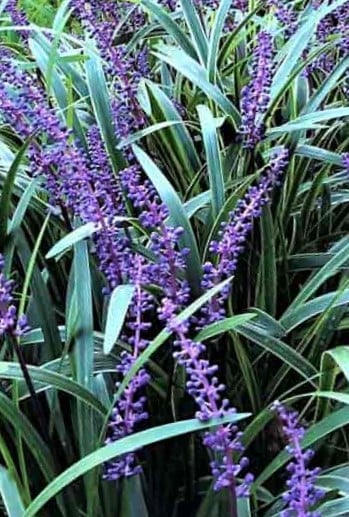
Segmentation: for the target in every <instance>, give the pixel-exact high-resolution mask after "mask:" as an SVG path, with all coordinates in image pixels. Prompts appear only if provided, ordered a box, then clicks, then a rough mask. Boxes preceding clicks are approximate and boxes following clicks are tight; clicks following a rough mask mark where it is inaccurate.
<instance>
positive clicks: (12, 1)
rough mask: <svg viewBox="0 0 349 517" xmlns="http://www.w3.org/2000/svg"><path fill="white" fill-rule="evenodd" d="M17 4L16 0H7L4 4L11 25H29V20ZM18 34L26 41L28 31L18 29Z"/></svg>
mask: <svg viewBox="0 0 349 517" xmlns="http://www.w3.org/2000/svg"><path fill="white" fill-rule="evenodd" d="M18 4H19V1H18V0H8V1H7V4H6V12H7V13H8V15H9V17H10V19H11V20H12V23H13V25H18V26H21V27H23V26H26V25H29V21H28V18H27V16H26V14H25V12H24V11H23V9H21V8H20V7H19V5H18ZM19 34H20V36H21V38H22V39H23V40H24V41H27V39H28V34H29V33H28V31H23V30H20V31H19Z"/></svg>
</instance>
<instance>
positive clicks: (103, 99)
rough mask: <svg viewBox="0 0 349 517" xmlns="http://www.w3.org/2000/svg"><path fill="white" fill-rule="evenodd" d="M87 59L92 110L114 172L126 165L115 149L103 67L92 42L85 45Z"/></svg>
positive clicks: (120, 154) (115, 141)
mask: <svg viewBox="0 0 349 517" xmlns="http://www.w3.org/2000/svg"><path fill="white" fill-rule="evenodd" d="M87 50H88V51H89V52H88V60H87V61H86V78H87V85H88V89H89V93H90V97H91V102H92V106H93V111H94V114H95V117H96V120H97V122H98V126H99V129H100V131H101V134H102V137H103V140H104V143H105V146H106V149H107V151H108V155H109V158H110V161H111V163H112V165H113V169H114V172H115V173H117V172H118V171H119V170H120V169H123V168H124V167H125V166H126V162H125V159H124V157H123V155H122V153H121V152H120V151H119V150H118V149H117V144H118V142H117V140H116V136H115V130H114V125H113V119H112V113H111V106H110V96H109V92H108V88H107V84H106V80H105V76H104V72H103V67H102V63H101V60H100V58H99V57H98V55H97V53H96V50H95V49H94V48H93V46H92V43H91V42H89V43H88V45H87Z"/></svg>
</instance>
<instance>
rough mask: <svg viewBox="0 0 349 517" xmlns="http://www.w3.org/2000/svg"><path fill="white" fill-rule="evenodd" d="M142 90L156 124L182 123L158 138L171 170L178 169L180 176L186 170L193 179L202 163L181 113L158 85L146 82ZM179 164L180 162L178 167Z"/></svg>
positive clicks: (165, 131)
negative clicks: (167, 122)
mask: <svg viewBox="0 0 349 517" xmlns="http://www.w3.org/2000/svg"><path fill="white" fill-rule="evenodd" d="M140 89H141V91H143V90H145V95H146V96H147V97H149V102H150V103H151V117H152V120H154V121H156V122H159V120H165V121H172V122H173V121H175V122H178V123H180V124H179V125H175V126H172V127H169V128H168V129H167V130H163V131H161V132H159V133H157V134H156V137H158V138H159V139H160V140H161V146H162V147H163V148H164V151H163V153H164V154H166V156H167V155H168V157H169V158H168V162H169V164H170V165H171V168H174V167H176V171H178V174H179V173H180V174H182V171H183V170H185V171H187V172H188V176H189V177H190V178H192V177H193V176H194V175H195V174H196V172H197V171H198V170H199V169H200V167H201V162H200V159H199V156H198V153H197V151H196V148H195V145H194V143H193V140H192V137H191V135H190V133H189V131H188V129H187V128H186V125H185V122H184V121H183V119H182V118H181V116H180V113H179V112H178V110H177V109H176V107H175V106H174V105H173V102H172V101H171V99H170V98H169V97H168V96H167V95H166V94H165V93H164V92H163V91H162V89H161V88H160V87H159V86H158V85H157V84H155V83H153V82H151V81H149V80H146V81H144V83H143V84H142V85H141V87H140ZM177 162H179V164H178V165H177Z"/></svg>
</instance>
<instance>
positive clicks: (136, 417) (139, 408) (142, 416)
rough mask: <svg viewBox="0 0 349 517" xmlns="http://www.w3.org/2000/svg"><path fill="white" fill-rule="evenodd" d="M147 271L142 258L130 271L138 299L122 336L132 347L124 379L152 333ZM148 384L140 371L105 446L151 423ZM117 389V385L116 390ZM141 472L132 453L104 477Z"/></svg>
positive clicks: (122, 366)
mask: <svg viewBox="0 0 349 517" xmlns="http://www.w3.org/2000/svg"><path fill="white" fill-rule="evenodd" d="M147 270H148V271H149V267H148V266H147V265H146V264H145V261H144V259H142V258H141V257H139V256H137V257H135V259H134V264H133V269H132V271H130V276H131V277H133V281H134V285H135V295H134V299H133V303H132V304H131V306H130V310H129V314H128V319H127V325H126V327H127V328H126V330H125V334H124V335H123V339H124V341H125V342H127V343H128V344H129V345H130V348H131V350H132V352H127V351H123V352H122V354H121V358H120V362H119V364H118V365H117V367H116V371H117V372H118V373H119V374H120V375H121V376H122V377H124V376H125V375H126V374H127V373H128V372H129V370H130V368H131V367H132V365H133V363H134V362H135V360H136V359H137V357H138V354H139V353H140V352H142V351H143V350H144V348H145V347H146V346H147V345H148V340H147V339H145V338H144V333H146V332H147V331H148V330H149V328H150V327H151V323H149V322H146V321H145V317H146V315H147V313H148V312H149V311H153V309H154V300H153V297H152V296H151V295H150V294H148V293H147V292H146V291H144V289H143V285H142V284H143V282H146V281H147V280H148V278H147ZM127 331H128V332H127ZM149 381H150V376H149V374H148V373H147V372H146V370H145V369H144V368H142V369H140V370H139V371H138V373H137V374H136V375H135V376H134V377H133V378H132V381H131V383H130V384H129V385H128V386H127V387H126V389H125V391H124V392H123V393H122V396H121V398H120V399H119V400H118V402H117V404H116V406H115V407H114V409H113V413H112V417H111V421H110V423H109V431H110V432H109V435H108V438H107V440H106V443H111V442H114V441H116V440H119V439H120V438H123V437H124V436H127V435H130V434H132V433H133V432H134V431H135V429H136V428H137V426H138V425H139V424H140V423H141V422H143V421H144V420H147V419H148V413H147V411H146V410H145V405H146V398H145V397H144V396H143V395H142V391H143V390H144V388H145V387H146V386H147V385H148V384H149ZM118 386H119V384H118V383H117V384H116V387H118ZM140 472H141V467H140V466H139V465H138V464H137V461H136V456H135V453H129V454H125V455H123V456H119V457H118V458H116V459H115V460H113V461H111V462H109V463H107V464H106V465H105V473H104V477H105V479H108V480H109V481H114V480H116V479H119V478H121V477H124V476H126V477H129V476H133V475H135V474H138V473H140Z"/></svg>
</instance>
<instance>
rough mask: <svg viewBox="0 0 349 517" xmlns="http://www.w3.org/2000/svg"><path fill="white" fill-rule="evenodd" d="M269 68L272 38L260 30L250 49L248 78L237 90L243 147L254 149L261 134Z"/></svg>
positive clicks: (270, 76)
mask: <svg viewBox="0 0 349 517" xmlns="http://www.w3.org/2000/svg"><path fill="white" fill-rule="evenodd" d="M273 69H274V64H273V38H272V36H271V34H269V32H266V31H261V32H259V34H258V36H257V44H256V47H255V48H254V51H253V59H252V66H251V80H250V82H249V83H248V84H247V85H246V86H244V88H243V89H242V91H241V118H242V123H241V127H240V133H241V136H242V141H243V145H244V147H246V148H247V149H254V148H255V146H256V145H257V144H258V142H260V141H261V140H262V138H263V136H264V131H265V126H264V122H263V115H264V114H265V112H266V110H267V108H268V104H269V98H270V97H269V90H270V86H271V82H272V78H273Z"/></svg>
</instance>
